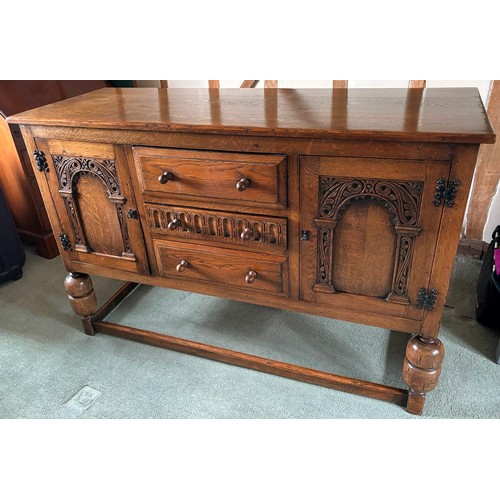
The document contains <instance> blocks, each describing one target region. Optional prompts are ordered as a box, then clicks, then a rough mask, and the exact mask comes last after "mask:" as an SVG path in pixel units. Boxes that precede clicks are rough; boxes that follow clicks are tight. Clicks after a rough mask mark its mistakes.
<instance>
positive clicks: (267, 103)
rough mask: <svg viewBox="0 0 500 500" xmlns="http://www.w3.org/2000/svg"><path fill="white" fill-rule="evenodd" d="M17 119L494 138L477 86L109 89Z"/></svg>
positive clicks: (269, 132)
mask: <svg viewBox="0 0 500 500" xmlns="http://www.w3.org/2000/svg"><path fill="white" fill-rule="evenodd" d="M9 122H11V123H19V124H26V125H48V126H64V127H86V128H101V129H102V128H104V129H117V130H154V131H169V132H202V133H216V134H233V135H235V134H236V135H256V136H278V137H321V138H331V139H335V138H337V139H358V140H367V139H368V140H370V139H373V140H386V141H392V140H394V141H411V142H417V141H425V142H453V143H493V142H495V132H494V130H493V128H492V126H491V124H490V122H489V120H488V116H487V114H486V111H485V108H484V106H483V103H482V101H481V97H480V95H479V92H478V90H477V89H476V88H428V89H152V88H123V89H120V88H105V89H100V90H96V91H94V92H90V93H88V94H84V95H81V96H78V97H74V98H71V99H67V100H65V101H61V102H57V103H54V104H49V105H47V106H43V107H40V108H37V109H33V110H30V111H26V112H24V113H20V114H17V115H14V116H12V117H10V118H9Z"/></svg>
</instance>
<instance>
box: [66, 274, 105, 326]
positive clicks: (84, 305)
mask: <svg viewBox="0 0 500 500" xmlns="http://www.w3.org/2000/svg"><path fill="white" fill-rule="evenodd" d="M64 288H65V289H66V291H67V292H68V299H69V303H70V304H71V307H72V308H73V311H75V313H76V314H78V315H80V316H82V323H83V329H84V331H85V333H86V334H87V335H95V330H94V327H93V325H92V322H91V320H90V318H91V316H92V314H93V313H94V312H95V310H96V308H97V299H96V296H95V292H94V287H93V285H92V280H91V279H90V276H89V275H88V274H83V273H69V274H68V276H67V277H66V279H65V280H64Z"/></svg>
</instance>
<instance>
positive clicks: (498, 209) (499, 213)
mask: <svg viewBox="0 0 500 500" xmlns="http://www.w3.org/2000/svg"><path fill="white" fill-rule="evenodd" d="M242 81H243V80H221V81H220V86H221V87H223V88H225V87H226V88H227V87H229V88H238V87H239V86H240V85H241V82H242ZM348 82H349V83H348V85H349V87H350V88H375V87H378V88H381V87H392V88H394V87H402V88H406V87H408V80H349V81H348ZM137 85H138V86H139V87H159V86H160V81H159V80H137ZM426 85H427V87H477V88H478V90H479V93H480V95H481V99H482V100H483V103H484V104H485V106H486V104H487V102H488V97H489V91H490V87H491V80H427V82H426ZM168 86H169V87H171V88H176V87H185V88H187V87H189V88H199V87H208V80H168ZM263 86H264V80H259V83H258V84H257V88H261V87H263ZM278 86H279V87H281V88H332V80H279V81H278ZM497 132H498V133H499V136H500V130H499V131H497ZM499 140H500V139H499ZM498 224H500V188H497V192H496V193H495V197H494V198H493V201H492V203H491V207H490V211H489V214H488V219H487V222H486V225H485V228H484V234H483V239H484V241H490V239H491V233H492V232H493V230H494V229H495V227H496V226H497V225H498Z"/></svg>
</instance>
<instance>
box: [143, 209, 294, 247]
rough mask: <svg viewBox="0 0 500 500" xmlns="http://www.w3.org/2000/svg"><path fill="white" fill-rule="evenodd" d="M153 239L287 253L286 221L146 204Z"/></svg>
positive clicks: (260, 216) (259, 216) (278, 218)
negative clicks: (176, 239)
mask: <svg viewBox="0 0 500 500" xmlns="http://www.w3.org/2000/svg"><path fill="white" fill-rule="evenodd" d="M146 214H147V219H148V224H149V228H150V230H151V233H152V234H154V235H167V236H172V237H175V238H187V239H193V240H206V241H217V242H221V243H231V244H236V245H243V246H248V247H254V248H259V247H261V248H262V247H265V248H278V249H286V247H287V227H286V226H287V224H286V222H287V221H286V219H284V218H280V217H267V216H262V215H249V214H237V213H231V212H218V211H214V210H198V209H196V208H186V207H172V206H168V205H157V204H155V205H153V204H146Z"/></svg>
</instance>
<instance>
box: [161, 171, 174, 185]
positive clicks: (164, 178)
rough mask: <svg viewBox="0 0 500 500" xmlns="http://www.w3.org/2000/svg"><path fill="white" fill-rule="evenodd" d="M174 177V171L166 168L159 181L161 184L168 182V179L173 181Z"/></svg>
mask: <svg viewBox="0 0 500 500" xmlns="http://www.w3.org/2000/svg"><path fill="white" fill-rule="evenodd" d="M173 178H174V176H173V174H172V172H169V171H168V170H165V172H163V174H161V175H160V177H158V182H159V183H160V184H166V183H167V182H168V181H171V180H172V179H173Z"/></svg>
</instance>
